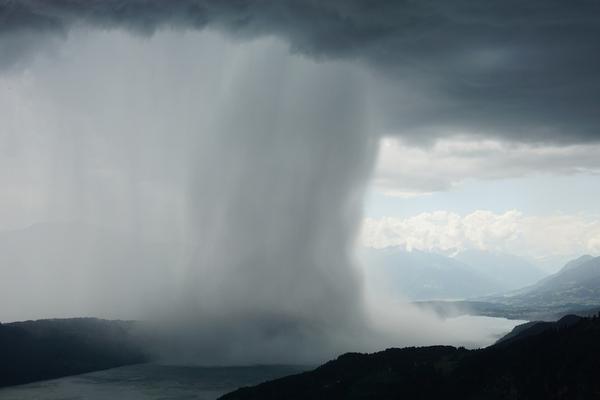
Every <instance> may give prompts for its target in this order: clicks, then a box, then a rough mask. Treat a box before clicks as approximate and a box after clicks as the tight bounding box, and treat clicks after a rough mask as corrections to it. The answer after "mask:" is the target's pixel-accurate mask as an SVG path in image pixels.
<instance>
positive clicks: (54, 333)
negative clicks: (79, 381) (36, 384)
mask: <svg viewBox="0 0 600 400" xmlns="http://www.w3.org/2000/svg"><path fill="white" fill-rule="evenodd" d="M132 324H133V323H132V322H126V321H107V320H100V319H95V318H73V319H49V320H39V321H25V322H13V323H10V324H0V386H8V385H16V384H21V383H27V382H33V381H37V380H44V379H52V378H58V377H61V376H67V375H74V374H80V373H84V372H90V371H96V370H100V369H106V368H113V367H118V366H121V365H127V364H136V363H141V362H145V361H147V357H146V355H145V354H144V353H143V352H142V351H141V350H140V348H139V346H138V345H137V344H136V343H135V341H134V339H133V338H132V336H131V333H130V332H131V329H132V328H133V326H132Z"/></svg>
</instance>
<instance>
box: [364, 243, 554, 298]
mask: <svg viewBox="0 0 600 400" xmlns="http://www.w3.org/2000/svg"><path fill="white" fill-rule="evenodd" d="M361 261H362V263H363V265H364V270H365V274H366V276H367V278H368V279H369V280H370V283H371V284H375V285H383V286H385V287H386V289H387V290H388V291H389V292H391V293H397V294H399V295H402V296H405V297H407V298H408V299H411V300H432V299H465V298H472V297H479V296H484V295H490V294H494V293H502V292H506V291H510V290H514V289H518V288H521V287H523V286H526V285H531V284H533V283H534V282H536V281H538V280H539V279H541V278H542V277H543V276H544V273H543V272H542V271H541V270H539V269H537V268H536V267H535V266H533V265H532V264H531V263H529V262H528V261H526V260H524V259H522V258H519V257H516V256H513V255H509V254H503V253H497V252H487V251H476V250H467V251H464V252H460V253H458V254H457V255H455V256H454V257H448V256H445V255H442V254H437V253H433V252H424V251H419V250H412V251H406V250H405V249H404V248H400V247H388V248H384V249H365V250H364V251H363V252H361Z"/></svg>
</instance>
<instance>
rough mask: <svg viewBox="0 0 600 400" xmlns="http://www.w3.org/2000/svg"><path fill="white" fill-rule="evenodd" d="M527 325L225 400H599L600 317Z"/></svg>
mask: <svg viewBox="0 0 600 400" xmlns="http://www.w3.org/2000/svg"><path fill="white" fill-rule="evenodd" d="M530 328H531V327H530ZM530 328H529V329H525V330H523V331H522V332H519V333H517V334H515V335H514V336H513V337H512V338H511V339H510V340H506V341H504V342H501V343H498V344H496V345H493V346H490V347H487V348H485V349H480V350H466V349H464V348H458V349H457V348H454V347H448V346H433V347H421V348H405V349H388V350H385V351H382V352H379V353H374V354H358V353H350V354H345V355H342V356H340V357H339V358H338V359H336V360H334V361H330V362H328V363H326V364H324V365H323V366H321V367H319V368H317V369H315V370H313V371H310V372H305V373H302V374H298V375H292V376H288V377H285V378H281V379H277V380H274V381H271V382H266V383H263V384H260V385H257V386H254V387H247V388H241V389H238V390H236V391H234V392H232V393H229V394H227V395H225V396H223V397H221V399H222V400H254V399H261V400H268V399H278V400H295V399H312V400H318V399H328V400H331V399H365V400H366V399H421V400H427V399H435V400H438V399H466V400H470V399H472V400H475V399H486V400H495V399H498V400H499V399H503V400H505V399H521V400H537V399H540V400H542V399H543V400H562V399H564V400H567V399H568V400H571V399H596V398H600V379H598V373H599V371H600V340H599V338H600V319H599V318H582V319H575V318H571V317H569V318H566V319H564V320H561V322H557V323H547V324H546V325H545V326H544V329H541V330H540V331H539V332H532V331H530Z"/></svg>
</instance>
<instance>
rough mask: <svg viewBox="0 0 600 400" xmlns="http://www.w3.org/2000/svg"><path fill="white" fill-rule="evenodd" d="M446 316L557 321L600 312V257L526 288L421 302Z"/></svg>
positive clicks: (574, 262) (585, 258) (585, 259)
mask: <svg viewBox="0 0 600 400" xmlns="http://www.w3.org/2000/svg"><path fill="white" fill-rule="evenodd" d="M418 304H420V305H422V306H426V307H433V308H434V309H436V310H437V311H438V312H440V313H442V314H447V313H455V312H456V311H455V310H456V309H457V307H456V306H457V305H458V306H460V307H458V308H459V309H462V310H463V312H466V313H471V314H479V315H488V316H495V317H499V316H501V317H507V318H517V319H530V320H535V319H544V320H553V319H556V318H559V317H560V316H562V315H565V314H569V313H578V314H581V315H587V314H590V313H595V312H596V311H597V310H598V309H600V257H592V256H589V255H585V256H582V257H579V258H577V259H575V260H572V261H570V262H568V263H567V264H566V265H565V266H564V267H563V268H562V269H561V270H560V271H558V272H557V273H555V274H552V275H550V276H548V277H546V278H544V279H541V280H540V281H538V282H537V283H535V284H534V285H531V286H527V287H525V288H522V289H519V290H515V291H510V292H507V293H505V294H502V295H493V296H485V297H479V298H474V299H470V300H467V301H461V302H420V303H418Z"/></svg>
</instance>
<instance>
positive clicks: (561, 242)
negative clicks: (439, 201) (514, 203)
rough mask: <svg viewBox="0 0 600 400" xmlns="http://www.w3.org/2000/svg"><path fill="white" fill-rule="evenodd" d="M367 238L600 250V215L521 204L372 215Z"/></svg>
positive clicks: (379, 242) (529, 251) (546, 252)
mask: <svg viewBox="0 0 600 400" xmlns="http://www.w3.org/2000/svg"><path fill="white" fill-rule="evenodd" d="M361 239H362V244H363V245H364V246H366V247H372V248H384V247H388V246H400V247H404V248H406V249H407V250H413V249H416V250H423V251H441V252H447V253H448V252H453V251H460V250H466V249H479V250H488V251H501V252H508V253H512V254H515V255H520V256H524V257H529V258H534V259H540V258H544V257H551V256H561V255H562V256H577V255H581V254H584V253H591V254H598V253H600V217H598V216H589V215H547V216H527V215H524V214H523V213H521V212H519V211H517V210H510V211H506V212H504V213H500V214H498V213H494V212H491V211H486V210H477V211H474V212H472V213H470V214H466V215H460V214H457V213H453V212H448V211H435V212H427V213H421V214H418V215H415V216H412V217H409V218H395V217H383V218H366V219H365V220H364V224H363V230H362V237H361Z"/></svg>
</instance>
